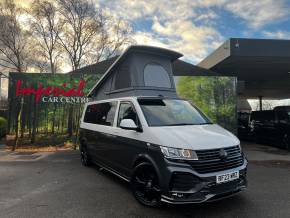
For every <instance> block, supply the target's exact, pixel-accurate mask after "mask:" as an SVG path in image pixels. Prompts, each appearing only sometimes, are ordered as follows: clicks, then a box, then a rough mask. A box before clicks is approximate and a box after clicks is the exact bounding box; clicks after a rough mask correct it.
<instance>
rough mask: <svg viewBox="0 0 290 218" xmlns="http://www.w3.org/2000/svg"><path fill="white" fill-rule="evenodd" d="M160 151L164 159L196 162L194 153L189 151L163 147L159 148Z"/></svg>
mask: <svg viewBox="0 0 290 218" xmlns="http://www.w3.org/2000/svg"><path fill="white" fill-rule="evenodd" d="M160 149H161V152H162V153H163V155H164V156H165V157H166V158H170V159H184V160H198V157H197V154H196V152H195V151H193V150H190V149H180V148H170V147H164V146H160Z"/></svg>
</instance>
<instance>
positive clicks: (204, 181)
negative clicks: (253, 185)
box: [161, 159, 247, 204]
mask: <svg viewBox="0 0 290 218" xmlns="http://www.w3.org/2000/svg"><path fill="white" fill-rule="evenodd" d="M167 170H168V172H169V173H170V174H171V182H172V178H173V175H174V174H186V175H190V176H191V177H192V178H194V180H193V182H192V183H194V184H193V185H192V187H191V188H190V189H187V190H186V187H185V186H188V185H189V184H190V182H189V183H187V184H185V185H183V186H182V185H179V186H172V185H170V184H169V185H168V186H166V191H165V192H163V194H162V195H161V201H163V202H167V203H172V204H186V203H202V202H210V201H216V200H220V199H223V198H227V197H230V196H232V195H234V194H237V193H238V192H240V191H242V190H244V189H245V188H246V187H247V160H246V159H244V163H243V165H242V166H239V167H236V168H232V169H229V170H224V171H219V172H214V173H207V174H199V173H197V172H196V171H194V170H193V169H192V168H191V167H186V165H183V166H182V165H176V164H169V166H168V168H167ZM233 171H239V178H238V179H236V180H233V181H230V182H225V183H221V184H217V183H216V176H217V175H221V174H224V173H228V172H233ZM187 181H189V180H187ZM184 187H185V189H184Z"/></svg>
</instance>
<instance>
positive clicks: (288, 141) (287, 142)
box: [281, 134, 290, 151]
mask: <svg viewBox="0 0 290 218" xmlns="http://www.w3.org/2000/svg"><path fill="white" fill-rule="evenodd" d="M281 146H282V148H285V149H287V150H288V151H290V136H289V135H288V134H285V135H284V136H283V138H282V142H281Z"/></svg>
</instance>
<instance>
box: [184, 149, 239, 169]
mask: <svg viewBox="0 0 290 218" xmlns="http://www.w3.org/2000/svg"><path fill="white" fill-rule="evenodd" d="M221 150H224V151H225V152H226V153H227V157H226V158H222V157H221ZM196 154H197V157H198V160H197V161H190V165H191V166H192V168H193V169H194V170H196V171H197V172H198V173H212V172H218V171H222V170H228V169H231V168H235V167H239V166H241V165H243V163H244V157H243V155H242V153H241V151H240V148H239V146H233V147H228V148H222V149H210V150H199V151H196Z"/></svg>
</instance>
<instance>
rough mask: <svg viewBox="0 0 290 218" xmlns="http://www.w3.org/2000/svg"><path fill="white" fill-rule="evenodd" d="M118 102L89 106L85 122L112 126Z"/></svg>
mask: <svg viewBox="0 0 290 218" xmlns="http://www.w3.org/2000/svg"><path fill="white" fill-rule="evenodd" d="M116 106H117V102H106V103H100V104H91V105H88V106H87V109H86V113H85V117H84V122H86V123H93V124H99V125H105V126H112V125H113V122H114V116H115V112H116Z"/></svg>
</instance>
